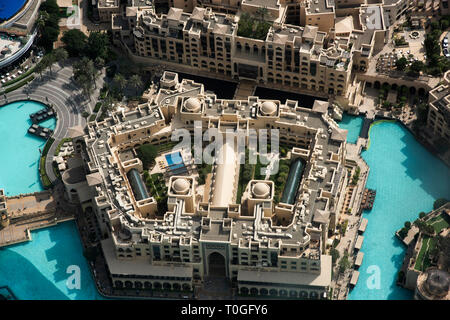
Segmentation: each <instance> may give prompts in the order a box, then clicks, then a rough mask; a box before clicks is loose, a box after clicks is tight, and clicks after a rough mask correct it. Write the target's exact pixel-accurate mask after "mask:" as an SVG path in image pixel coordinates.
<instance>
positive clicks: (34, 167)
mask: <svg viewBox="0 0 450 320" xmlns="http://www.w3.org/2000/svg"><path fill="white" fill-rule="evenodd" d="M43 108H44V105H43V104H41V103H38V102H34V101H19V102H14V103H10V104H8V105H6V106H3V107H0V137H2V138H1V139H0V150H1V157H0V168H5V169H3V170H0V188H4V189H5V193H6V195H8V196H13V195H18V194H21V193H30V192H36V191H42V190H43V189H42V185H41V180H40V178H39V156H40V153H39V149H41V150H42V149H44V145H45V142H46V140H44V139H41V138H38V137H36V136H33V135H31V134H29V133H28V132H27V131H28V128H29V127H30V126H31V124H32V122H31V120H30V117H29V116H30V114H32V113H34V112H36V111H39V110H40V109H43ZM40 125H41V126H43V127H47V128H50V129H55V125H56V120H55V119H54V118H51V119H48V120H46V121H44V122H42V123H40Z"/></svg>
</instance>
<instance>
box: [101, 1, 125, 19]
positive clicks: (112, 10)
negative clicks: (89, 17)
mask: <svg viewBox="0 0 450 320" xmlns="http://www.w3.org/2000/svg"><path fill="white" fill-rule="evenodd" d="M97 10H98V15H99V18H100V21H101V22H107V21H111V16H112V15H113V14H118V13H120V0H97Z"/></svg>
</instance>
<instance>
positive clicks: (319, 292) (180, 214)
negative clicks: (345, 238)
mask: <svg viewBox="0 0 450 320" xmlns="http://www.w3.org/2000/svg"><path fill="white" fill-rule="evenodd" d="M153 89H156V87H155V88H153ZM143 98H145V99H148V102H147V103H144V104H141V105H139V106H138V107H137V108H136V109H134V110H130V111H121V112H117V113H114V114H112V115H111V116H110V117H108V118H106V119H105V120H104V121H102V122H95V123H92V122H91V123H90V124H89V125H88V127H87V134H86V135H84V136H82V137H80V138H78V139H75V140H74V145H75V148H76V149H77V150H79V151H80V152H79V154H78V156H76V157H79V158H82V159H83V162H84V164H83V165H82V166H81V168H82V169H83V170H84V171H85V175H86V181H85V184H86V185H87V186H88V187H89V188H90V192H91V198H90V199H86V198H84V196H83V197H81V196H80V195H79V194H78V189H77V186H75V185H74V183H73V182H71V181H67V179H65V177H64V176H63V181H64V183H65V185H66V188H68V189H69V191H70V190H71V189H74V192H76V193H77V194H78V197H79V198H80V202H81V205H82V207H83V209H84V210H93V211H94V212H95V214H96V216H97V220H98V221H99V224H100V229H101V230H99V231H100V234H101V235H102V238H103V240H102V248H103V253H104V256H105V258H106V262H107V264H108V269H109V271H110V276H111V279H112V281H113V284H114V286H115V287H116V288H123V287H126V288H135V289H165V290H169V289H173V290H175V291H190V290H193V289H194V287H201V286H202V283H203V281H204V280H205V279H207V278H208V277H209V276H213V275H214V276H220V277H224V278H225V279H227V281H229V283H230V284H231V286H233V287H235V288H236V289H237V292H238V293H239V294H242V295H265V296H267V295H270V296H290V297H297V298H312V299H317V298H325V297H327V294H328V290H329V286H330V284H331V268H332V265H331V256H329V255H327V254H326V251H325V248H326V242H327V239H328V234H329V233H330V234H332V233H334V231H335V228H336V222H337V220H338V219H339V212H340V211H341V207H342V205H343V201H344V195H345V192H344V190H345V188H346V185H347V174H346V169H345V165H346V161H345V157H346V153H345V144H346V134H347V132H346V130H342V129H339V128H338V126H337V125H336V123H335V122H334V120H333V119H332V118H331V117H330V116H329V115H328V107H329V105H328V102H319V101H316V103H315V104H314V107H313V108H312V109H306V108H302V107H301V106H300V105H299V104H298V102H297V101H290V100H288V101H286V103H285V104H282V103H280V101H269V100H260V99H259V98H258V97H248V99H247V100H222V99H217V97H216V96H215V95H213V94H208V93H206V92H205V91H204V87H203V85H202V84H198V83H194V82H193V81H191V80H183V81H182V82H180V81H179V80H178V75H177V74H176V73H171V72H165V73H164V75H163V77H162V79H161V82H160V89H159V90H157V91H156V93H154V94H152V95H149V94H146V95H144V97H143ZM179 128H184V129H187V130H188V132H190V134H193V135H194V136H195V134H198V133H200V134H202V133H203V131H204V130H206V128H214V130H216V131H215V132H217V134H219V135H223V134H225V133H226V132H228V131H229V130H233V132H234V133H233V134H231V140H230V141H229V140H226V141H227V142H226V143H224V144H223V145H221V147H219V149H218V152H217V153H216V154H215V155H216V156H215V160H216V161H215V163H214V164H213V165H212V166H211V173H210V174H208V175H207V178H206V182H202V183H201V184H200V182H199V181H200V180H199V178H198V172H197V170H198V169H197V167H198V166H200V165H199V164H194V163H193V161H194V160H193V158H192V155H191V147H190V146H189V147H187V148H175V149H172V150H171V151H170V150H169V151H166V153H162V155H161V158H160V159H162V160H158V161H157V164H156V165H155V167H154V169H152V170H161V171H162V176H163V177H164V185H165V187H164V188H166V190H167V191H166V194H167V196H166V198H163V200H161V199H160V198H158V197H160V196H161V195H159V196H158V194H156V193H153V194H152V192H151V191H150V189H147V186H146V183H145V181H144V180H148V179H149V177H148V174H147V173H145V172H144V170H146V169H147V168H143V166H142V162H141V161H140V160H139V158H137V156H136V151H135V150H136V148H138V147H139V146H141V145H143V144H148V143H150V144H153V145H164V144H166V143H168V142H169V141H170V140H171V135H172V132H174V131H175V130H176V129H179ZM262 129H278V130H279V143H280V145H284V146H286V147H287V148H289V150H290V156H289V158H288V159H289V160H288V161H289V163H290V171H289V177H288V182H287V184H288V185H289V187H286V189H285V190H284V192H283V197H282V198H281V200H279V201H278V200H277V201H275V200H274V190H275V189H276V188H277V187H276V186H275V184H274V183H273V181H271V180H270V175H269V176H267V172H266V176H264V175H262V176H260V178H259V179H253V180H250V181H249V182H248V183H247V184H246V185H242V186H241V187H242V195H241V198H240V200H239V201H238V200H237V193H238V189H239V180H240V179H239V176H240V166H239V165H238V164H237V162H236V159H238V155H239V153H238V149H237V147H236V144H235V143H236V140H237V139H238V136H237V134H243V135H244V137H247V138H245V139H244V140H247V139H249V138H248V137H249V134H250V132H252V130H254V132H259V131H260V130H262ZM196 132H197V133H196ZM269 132H270V131H269ZM190 134H188V136H189V135H190ZM228 134H229V133H228ZM227 137H229V136H227ZM224 141H225V139H224ZM247 142H248V140H247ZM174 154H175V155H176V154H178V156H179V157H180V158H181V159H182V164H181V165H178V166H177V168H175V167H173V165H171V164H170V163H169V162H168V160H167V159H168V158H167V157H168V156H173V155H174ZM222 158H223V159H228V161H224V162H220V161H217V160H218V159H222ZM164 159H166V160H164ZM166 161H167V163H166V164H163V163H165V162H166ZM180 166H181V167H180ZM155 168H156V169H155ZM289 181H290V182H289ZM75 182H76V183H80V181H78V179H77V180H75ZM80 186H81V185H80ZM81 188H84V186H81ZM80 190H81V189H80ZM83 190H84V189H83ZM152 190H153V189H152ZM155 190H156V189H155ZM286 190H290V191H286ZM158 192H159V193H161V192H162V191H161V190H160V191H158ZM82 193H83V194H84V191H82ZM157 199H160V200H157ZM164 199H165V200H164ZM158 201H159V203H158ZM161 201H165V206H161V205H162V204H164V203H161ZM164 207H165V208H166V209H161V208H164ZM162 210H163V211H162Z"/></svg>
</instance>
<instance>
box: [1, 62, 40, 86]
mask: <svg viewBox="0 0 450 320" xmlns="http://www.w3.org/2000/svg"><path fill="white" fill-rule="evenodd" d="M34 68H36V66H34V67H33V68H31V69H30V70H28V71H27V72H25V73H22V74H21V75H20V76H18V77H17V78H15V79H12V80H10V81H8V82H6V83H5V84H4V85H3V87H8V86H10V85H12V84H14V83H16V82H18V81H20V80H22V79H24V78H26V77H28V76H29V75H30V74H32V73H33V72H34Z"/></svg>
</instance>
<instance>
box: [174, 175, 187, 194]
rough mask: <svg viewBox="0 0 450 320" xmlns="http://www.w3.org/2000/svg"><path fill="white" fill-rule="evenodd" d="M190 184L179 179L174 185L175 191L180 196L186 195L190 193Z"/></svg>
mask: <svg viewBox="0 0 450 320" xmlns="http://www.w3.org/2000/svg"><path fill="white" fill-rule="evenodd" d="M190 186H191V185H190V183H189V181H187V180H186V179H183V178H178V179H176V180H175V182H174V183H173V184H172V188H173V190H174V191H175V192H176V193H178V194H186V193H188V191H189V188H190Z"/></svg>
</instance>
